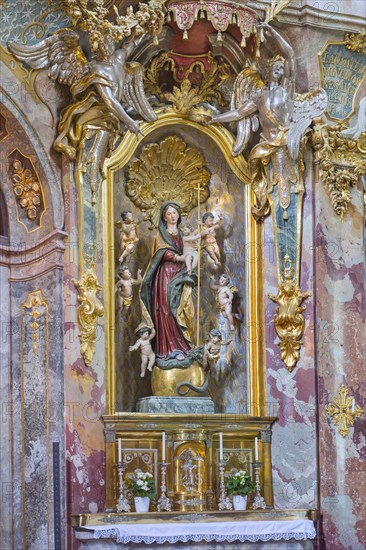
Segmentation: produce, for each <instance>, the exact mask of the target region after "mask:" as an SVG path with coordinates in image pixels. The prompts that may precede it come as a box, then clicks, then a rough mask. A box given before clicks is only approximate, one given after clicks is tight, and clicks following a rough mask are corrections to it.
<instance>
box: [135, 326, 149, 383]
mask: <svg viewBox="0 0 366 550" xmlns="http://www.w3.org/2000/svg"><path fill="white" fill-rule="evenodd" d="M136 335H137V336H138V340H136V342H135V344H134V345H133V346H130V347H129V350H130V351H135V350H137V349H138V348H140V349H141V374H140V376H141V378H143V377H144V376H145V373H146V367H147V370H149V371H152V368H153V366H154V363H155V353H154V351H153V349H152V347H151V340H152V339H153V338H155V329H154V328H152V327H147V326H142V327H140V328H138V329H137V330H136Z"/></svg>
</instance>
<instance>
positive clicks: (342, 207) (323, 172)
mask: <svg viewBox="0 0 366 550" xmlns="http://www.w3.org/2000/svg"><path fill="white" fill-rule="evenodd" d="M314 122H315V125H314V132H313V136H312V144H313V148H314V151H315V160H316V161H317V162H318V163H319V167H320V178H321V180H322V182H323V185H324V186H325V187H326V189H327V190H328V193H329V196H330V200H331V203H332V206H333V208H334V211H335V213H336V214H337V216H338V217H339V219H340V220H341V221H343V218H344V216H345V214H346V213H347V210H348V206H349V204H350V202H351V189H352V187H354V186H355V185H356V184H357V181H358V179H359V178H360V177H361V176H362V175H363V174H365V173H366V132H362V133H361V134H360V136H359V137H358V139H351V138H349V137H346V136H345V135H342V132H343V131H344V129H345V128H346V127H347V124H345V123H339V124H337V125H335V126H329V125H328V124H326V123H325V122H324V121H323V120H322V119H320V118H317V119H315V121H314Z"/></svg>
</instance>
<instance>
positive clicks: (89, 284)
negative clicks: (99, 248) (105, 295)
mask: <svg viewBox="0 0 366 550" xmlns="http://www.w3.org/2000/svg"><path fill="white" fill-rule="evenodd" d="M72 282H73V283H74V285H75V286H76V288H77V289H78V291H79V296H78V302H80V305H79V306H78V308H77V320H78V325H79V330H80V334H79V338H80V342H81V346H80V352H81V355H82V356H83V357H84V361H85V364H86V365H87V366H88V367H90V365H91V362H92V360H93V357H94V353H95V341H96V335H97V323H98V317H102V315H103V312H104V308H103V305H102V303H101V302H100V301H99V299H98V297H97V292H98V291H99V290H101V288H102V287H101V286H100V285H99V284H98V277H97V274H96V272H95V268H94V265H92V266H91V267H89V268H88V269H86V270H85V271H84V273H83V274H82V276H81V279H80V281H77V280H76V279H73V280H72Z"/></svg>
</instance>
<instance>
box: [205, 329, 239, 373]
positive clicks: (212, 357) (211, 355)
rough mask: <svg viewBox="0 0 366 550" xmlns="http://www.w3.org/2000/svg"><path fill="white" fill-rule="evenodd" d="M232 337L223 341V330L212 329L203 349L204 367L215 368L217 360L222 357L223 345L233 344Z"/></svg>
mask: <svg viewBox="0 0 366 550" xmlns="http://www.w3.org/2000/svg"><path fill="white" fill-rule="evenodd" d="M231 342H232V339H231V338H229V339H228V340H225V341H223V340H222V335H221V332H220V331H219V330H217V329H215V328H214V329H212V330H211V331H210V340H209V342H207V344H205V347H204V351H203V367H204V368H205V369H207V368H214V367H215V365H216V363H217V361H218V360H219V359H220V354H221V347H222V346H228V345H229V344H231Z"/></svg>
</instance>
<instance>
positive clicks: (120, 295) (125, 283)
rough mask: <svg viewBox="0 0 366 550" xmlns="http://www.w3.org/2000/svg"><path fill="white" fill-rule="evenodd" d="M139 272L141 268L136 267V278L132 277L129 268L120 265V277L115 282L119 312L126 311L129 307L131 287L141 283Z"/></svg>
mask: <svg viewBox="0 0 366 550" xmlns="http://www.w3.org/2000/svg"><path fill="white" fill-rule="evenodd" d="M141 273H142V270H141V269H138V270H137V278H136V279H133V278H132V275H131V272H130V270H129V268H128V267H127V266H126V265H125V266H123V267H122V269H121V272H120V275H121V276H120V279H119V281H118V283H117V284H116V292H117V310H118V311H119V312H121V313H126V312H127V311H128V310H129V309H130V307H131V303H132V297H133V290H132V287H133V286H134V285H139V284H141V281H142V276H141Z"/></svg>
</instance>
